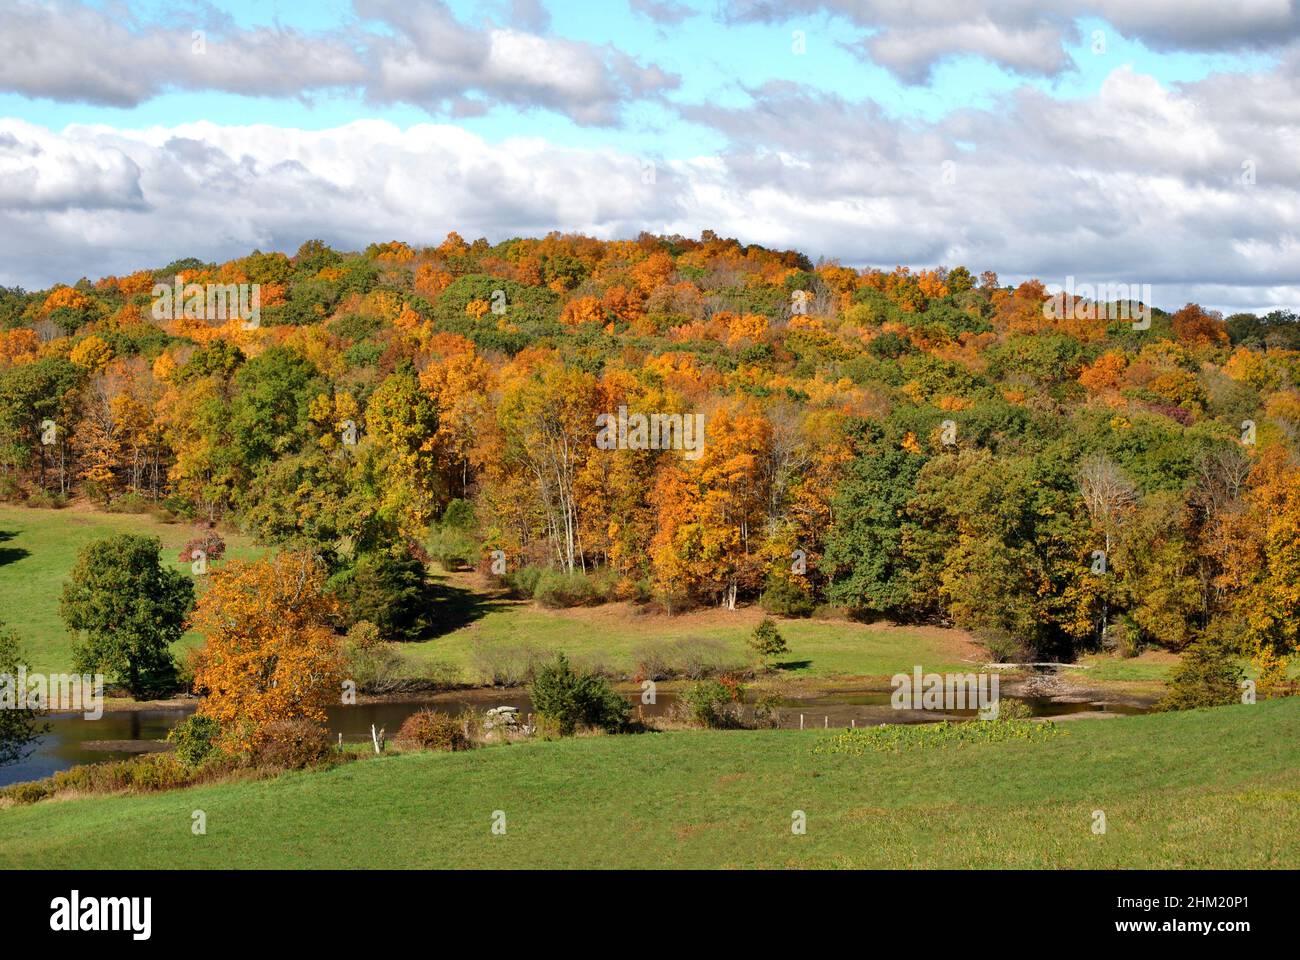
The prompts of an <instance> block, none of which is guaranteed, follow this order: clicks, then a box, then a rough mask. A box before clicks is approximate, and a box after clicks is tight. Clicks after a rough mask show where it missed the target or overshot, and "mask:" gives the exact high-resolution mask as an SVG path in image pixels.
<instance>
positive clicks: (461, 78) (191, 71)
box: [0, 0, 678, 125]
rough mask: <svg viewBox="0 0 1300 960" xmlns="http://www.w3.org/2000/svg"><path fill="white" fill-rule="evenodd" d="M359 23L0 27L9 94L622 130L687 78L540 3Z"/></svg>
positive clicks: (386, 7) (212, 17)
mask: <svg viewBox="0 0 1300 960" xmlns="http://www.w3.org/2000/svg"><path fill="white" fill-rule="evenodd" d="M354 8H355V12H356V14H357V16H358V17H359V18H360V20H359V22H357V23H354V24H352V25H350V26H348V27H346V28H340V29H339V30H336V31H331V32H321V33H313V34H306V33H303V32H301V31H297V30H292V29H288V28H281V27H277V28H274V29H272V28H267V27H257V28H253V29H244V28H240V27H237V26H235V25H234V24H233V23H232V22H231V21H230V19H229V18H228V17H221V16H220V15H217V14H214V13H212V12H210V11H209V12H205V13H204V14H203V15H202V17H196V16H195V15H194V14H189V13H178V12H175V11H173V12H170V13H166V14H161V15H160V17H161V19H155V20H151V21H148V22H145V21H141V20H139V19H136V18H135V17H133V16H131V15H130V14H129V13H123V12H122V11H121V10H120V9H118V8H114V12H113V13H109V12H107V11H105V10H102V9H99V8H96V7H91V6H88V5H86V4H85V3H80V2H74V0H44V2H42V0H14V2H12V3H8V4H6V9H5V24H4V29H3V30H2V31H0V90H7V91H12V92H15V93H20V94H23V95H24V96H28V97H48V98H50V99H54V100H63V101H76V102H84V103H95V104H105V105H111V106H119V107H131V106H135V105H138V104H140V103H142V102H144V101H146V100H149V99H151V98H152V97H156V96H158V95H160V94H162V93H165V92H167V91H170V90H178V89H179V90H218V91H222V92H228V93H237V94H244V95H250V96H272V97H289V96H309V95H311V94H314V93H319V92H323V91H330V90H354V91H360V92H361V93H363V94H364V96H365V97H366V98H367V99H368V100H369V101H370V102H372V103H395V102H404V103H411V104H414V105H416V106H419V107H422V108H424V109H426V110H429V111H430V112H433V113H440V114H441V113H448V114H451V115H458V116H464V115H467V114H472V113H476V112H482V111H483V110H485V109H487V108H488V107H489V106H491V105H494V104H498V103H503V104H510V105H512V106H515V107H520V108H532V107H538V108H543V109H548V110H554V111H556V112H558V113H562V114H565V115H567V116H569V117H571V118H572V119H574V120H575V121H576V122H578V123H582V124H597V125H612V124H616V123H617V122H618V121H619V118H620V113H621V110H622V107H623V106H624V105H625V104H626V103H627V102H629V101H631V100H636V99H640V98H645V97H654V96H657V95H658V94H660V93H662V92H663V91H665V90H670V89H672V88H674V87H675V86H676V85H677V82H678V80H677V78H676V77H675V76H673V75H671V74H668V73H666V72H665V71H663V70H660V69H659V68H658V67H655V66H654V65H643V64H641V63H640V62H639V61H637V60H636V59H635V58H633V57H631V56H629V55H628V54H626V53H623V52H621V51H619V50H617V49H616V48H614V47H612V46H598V45H593V44H588V43H581V42H576V41H572V40H566V39H563V38H558V37H551V36H545V35H543V34H541V33H538V32H536V31H539V30H543V29H545V27H546V24H547V22H548V21H549V17H548V15H547V13H546V10H545V8H544V7H543V6H542V5H541V4H540V3H539V2H537V0H514V3H513V5H512V7H511V12H510V18H511V20H512V22H513V23H514V24H515V26H509V27H496V26H485V27H482V28H478V27H470V26H467V25H466V24H463V23H461V22H460V21H459V20H457V19H456V18H455V16H454V15H453V14H452V13H451V11H450V10H449V9H448V8H447V6H446V5H445V4H444V3H441V2H436V0H435V2H427V3H418V4H416V3H410V2H407V0H357V2H356V3H355V4H354Z"/></svg>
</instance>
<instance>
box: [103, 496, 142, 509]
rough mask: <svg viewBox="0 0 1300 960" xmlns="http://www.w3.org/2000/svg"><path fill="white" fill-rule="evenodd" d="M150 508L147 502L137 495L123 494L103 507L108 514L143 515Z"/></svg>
mask: <svg viewBox="0 0 1300 960" xmlns="http://www.w3.org/2000/svg"><path fill="white" fill-rule="evenodd" d="M149 506H150V502H149V500H148V499H147V498H146V497H145V496H144V495H143V494H139V493H124V494H122V495H121V496H120V497H118V498H117V499H116V500H113V501H111V502H110V503H108V504H106V505H105V506H104V509H105V510H106V511H107V512H109V513H145V512H146V511H147V510H148V509H149Z"/></svg>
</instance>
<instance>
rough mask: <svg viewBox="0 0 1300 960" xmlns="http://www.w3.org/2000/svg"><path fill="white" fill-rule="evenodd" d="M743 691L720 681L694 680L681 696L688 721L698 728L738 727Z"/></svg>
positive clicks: (741, 688)
mask: <svg viewBox="0 0 1300 960" xmlns="http://www.w3.org/2000/svg"><path fill="white" fill-rule="evenodd" d="M743 699H744V688H743V687H741V686H740V685H739V684H737V683H725V682H724V681H723V680H722V679H711V680H697V681H696V682H695V683H692V684H691V685H690V686H689V687H687V688H686V689H685V690H683V691H682V693H681V702H682V705H683V706H684V707H685V709H686V715H687V717H688V719H689V720H690V721H691V722H692V723H695V724H698V725H699V726H701V727H710V728H714V729H726V728H729V727H738V726H740V725H741V722H740V714H739V710H738V708H737V707H738V705H739V704H740V703H741V702H742V701H743Z"/></svg>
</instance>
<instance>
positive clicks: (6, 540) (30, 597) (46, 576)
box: [0, 504, 258, 673]
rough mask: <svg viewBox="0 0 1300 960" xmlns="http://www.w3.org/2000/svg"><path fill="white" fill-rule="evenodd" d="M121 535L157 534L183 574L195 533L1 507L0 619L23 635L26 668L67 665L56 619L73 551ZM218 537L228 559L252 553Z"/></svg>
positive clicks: (134, 520) (144, 517) (68, 648)
mask: <svg viewBox="0 0 1300 960" xmlns="http://www.w3.org/2000/svg"><path fill="white" fill-rule="evenodd" d="M122 533H136V534H146V535H148V536H154V537H158V538H159V540H161V542H162V559H163V562H164V563H165V564H168V565H170V566H172V567H175V568H176V569H177V570H184V571H187V572H188V571H189V569H190V564H189V563H188V562H182V561H181V560H179V559H178V556H179V554H180V550H181V547H182V546H184V545H185V543H186V542H187V541H188V540H189V539H190V538H191V537H193V536H194V527H193V526H192V525H191V524H188V523H164V522H163V521H161V520H159V519H158V518H156V517H154V516H152V515H151V514H128V513H104V512H99V511H93V510H89V509H85V508H84V507H81V506H73V507H68V508H65V509H62V510H46V509H38V508H33V507H18V506H11V505H9V504H0V621H3V622H4V625H5V626H6V627H7V628H10V629H13V630H15V631H17V633H18V634H19V636H20V637H21V638H22V639H23V642H24V645H25V647H26V650H27V653H28V659H29V662H30V666H31V668H32V670H34V671H38V672H42V673H53V672H59V671H66V670H70V669H71V666H72V643H73V641H72V638H71V637H70V636H69V635H68V632H67V630H66V629H65V628H64V625H63V621H62V620H61V619H60V617H59V597H60V594H61V593H62V590H63V584H64V582H65V581H66V580H67V579H68V575H69V573H70V572H71V570H72V568H73V565H74V564H75V563H76V562H77V551H79V550H80V549H81V548H82V547H83V546H85V545H86V544H88V543H90V542H91V541H92V540H98V539H101V538H103V537H111V536H114V535H116V534H122ZM223 536H225V538H226V555H227V556H228V557H248V556H251V555H253V554H255V553H257V552H258V551H257V549H256V548H254V547H253V546H252V544H251V542H250V541H249V540H248V539H247V538H246V537H243V536H240V535H238V534H228V533H223ZM202 639H203V638H202V637H201V636H199V634H197V633H195V632H193V631H191V632H189V633H187V634H185V636H184V637H182V638H181V640H180V641H179V642H178V643H177V644H176V646H175V647H174V648H173V650H174V652H176V653H178V654H179V653H183V652H184V651H185V650H188V649H190V648H191V647H195V646H198V645H199V644H200V643H202Z"/></svg>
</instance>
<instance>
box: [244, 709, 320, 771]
mask: <svg viewBox="0 0 1300 960" xmlns="http://www.w3.org/2000/svg"><path fill="white" fill-rule="evenodd" d="M262 736H263V738H264V739H263V740H262V743H261V744H260V746H259V747H258V749H257V754H256V759H257V761H258V763H260V764H262V765H263V766H268V767H275V768H277V769H282V770H301V769H302V768H303V767H310V766H313V765H314V764H317V763H320V762H321V761H322V760H324V759H326V758H327V757H328V756H329V755H330V751H331V744H330V739H329V733H327V732H326V730H325V728H324V727H322V726H320V725H319V724H316V723H312V722H311V721H310V720H272V721H271V722H270V723H268V724H266V725H265V726H264V727H263V728H262Z"/></svg>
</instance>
